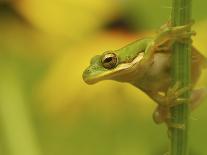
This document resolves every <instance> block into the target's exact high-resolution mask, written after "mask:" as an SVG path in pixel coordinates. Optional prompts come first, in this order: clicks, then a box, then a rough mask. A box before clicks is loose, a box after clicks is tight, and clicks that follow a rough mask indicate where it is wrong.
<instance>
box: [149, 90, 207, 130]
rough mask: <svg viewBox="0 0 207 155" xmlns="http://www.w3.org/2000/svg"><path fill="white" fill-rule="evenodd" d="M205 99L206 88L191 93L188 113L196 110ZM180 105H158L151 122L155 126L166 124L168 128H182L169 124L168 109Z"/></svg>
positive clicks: (206, 95) (206, 94) (180, 125)
mask: <svg viewBox="0 0 207 155" xmlns="http://www.w3.org/2000/svg"><path fill="white" fill-rule="evenodd" d="M176 87H177V86H176ZM205 97H207V88H201V89H196V90H193V91H192V95H191V97H190V102H189V108H190V111H193V110H194V109H196V108H197V107H198V106H199V105H200V104H201V103H202V100H203V99H205ZM178 104H180V103H176V104H169V106H167V105H165V106H164V105H158V106H157V108H156V109H155V111H154V113H153V120H154V122H155V123H156V124H161V123H166V124H167V126H168V127H169V128H180V129H182V128H183V125H182V124H174V123H171V121H170V119H171V115H170V107H173V106H176V105H178Z"/></svg>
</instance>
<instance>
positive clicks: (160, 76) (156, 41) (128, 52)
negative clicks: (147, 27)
mask: <svg viewBox="0 0 207 155" xmlns="http://www.w3.org/2000/svg"><path fill="white" fill-rule="evenodd" d="M188 28H189V25H185V26H180V27H171V28H169V27H166V28H165V29H164V30H162V31H160V32H159V34H158V35H157V36H156V37H155V38H144V39H140V40H137V41H135V42H133V43H131V44H129V45H127V46H125V47H123V48H121V49H119V50H115V51H109V52H105V53H103V54H102V55H98V56H95V57H93V58H92V60H91V63H90V66H89V67H88V68H87V69H86V70H85V71H84V73H83V79H84V81H85V82H86V83H88V84H93V83H96V82H98V81H101V80H108V79H111V80H116V81H120V82H128V83H131V84H132V85H134V86H135V87H137V88H139V89H141V90H142V91H144V92H145V93H146V94H147V95H148V96H149V97H151V98H152V99H153V100H154V101H156V102H157V103H158V108H157V111H155V113H154V119H155V122H157V123H161V122H167V119H168V115H169V107H170V106H169V103H166V101H167V100H166V98H167V97H168V96H166V94H167V92H168V90H169V89H170V85H171V81H172V80H171V73H170V72H171V56H172V45H173V43H174V42H175V41H178V40H179V41H180V40H182V41H183V40H185V39H187V38H190V36H191V35H192V34H193V33H192V32H189V31H187V29H188ZM206 62H207V60H206V58H205V57H204V56H203V55H201V54H200V53H199V52H198V51H197V50H196V49H195V48H194V47H192V65H191V67H192V76H191V78H192V85H194V84H195V83H196V81H197V79H198V78H199V76H200V73H201V70H202V68H203V67H204V66H206ZM174 89H175V92H173V93H174V94H176V91H179V90H178V86H175V88H174ZM181 89H182V88H181ZM181 92H182V91H181ZM202 92H203V91H201V92H200V93H197V95H196V97H197V98H200V97H201V96H203V95H200V97H199V95H198V94H202ZM161 94H164V95H161ZM174 94H171V95H174ZM171 97H172V98H174V99H175V98H176V97H177V96H171Z"/></svg>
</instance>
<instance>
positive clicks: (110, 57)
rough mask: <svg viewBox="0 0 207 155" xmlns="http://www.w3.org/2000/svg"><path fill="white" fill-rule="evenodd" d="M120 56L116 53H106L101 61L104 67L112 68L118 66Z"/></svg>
mask: <svg viewBox="0 0 207 155" xmlns="http://www.w3.org/2000/svg"><path fill="white" fill-rule="evenodd" d="M117 62H118V58H117V56H116V54H115V53H106V54H104V55H103V56H102V59H101V63H102V65H103V67H104V68H106V69H112V68H114V67H116V65H117Z"/></svg>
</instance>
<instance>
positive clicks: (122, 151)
mask: <svg viewBox="0 0 207 155" xmlns="http://www.w3.org/2000/svg"><path fill="white" fill-rule="evenodd" d="M170 3H171V2H170V1H166V0H157V1H151V0H127V1H124V0H76V1H72V0H0V155H162V154H164V153H165V152H166V151H167V148H168V147H167V146H168V142H169V139H168V138H167V131H166V127H165V126H164V125H160V126H157V125H155V124H154V122H153V121H152V118H151V115H152V112H153V110H154V108H155V106H156V104H155V103H154V102H153V101H152V100H150V99H149V98H148V97H147V96H146V95H145V94H144V93H142V92H141V91H140V90H138V89H136V88H134V87H133V86H131V85H129V84H123V83H117V82H114V81H104V82H100V83H98V84H96V85H92V86H88V85H86V84H85V83H84V82H83V80H82V72H83V70H84V69H85V68H86V67H87V66H88V64H89V61H90V58H91V57H92V56H94V55H95V54H97V53H102V52H103V51H105V50H109V49H118V48H120V47H122V46H124V45H125V44H127V43H129V42H131V41H133V40H135V39H137V38H141V37H143V36H145V35H151V33H150V32H153V31H155V30H156V29H158V28H159V27H160V26H161V25H162V24H163V23H165V22H166V21H167V20H168V19H169V16H170V6H171V5H170ZM206 5H207V2H206V1H205V0H200V1H195V2H194V3H193V16H194V19H195V20H196V24H195V26H194V29H195V30H196V31H197V36H196V37H195V38H194V45H195V46H196V48H198V49H199V50H200V51H201V52H202V53H203V54H204V55H206V56H207V44H206V40H207V30H206V27H207V15H206V14H205V13H204V12H205V10H206V7H205V6H206ZM206 77H207V75H206V71H205V72H203V75H202V77H201V79H200V81H199V83H198V87H205V86H206V85H207V80H206ZM205 102H207V100H205V101H203V103H205ZM205 109H207V104H202V106H201V107H200V108H199V109H197V110H196V111H195V112H194V113H193V114H192V116H191V129H190V151H191V154H190V155H205V154H207V148H206V143H207V139H206V138H204V137H205V136H206V130H207V125H206V123H205V121H206V117H207V113H206V110H205Z"/></svg>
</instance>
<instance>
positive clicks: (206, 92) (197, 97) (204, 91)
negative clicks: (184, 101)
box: [190, 88, 207, 111]
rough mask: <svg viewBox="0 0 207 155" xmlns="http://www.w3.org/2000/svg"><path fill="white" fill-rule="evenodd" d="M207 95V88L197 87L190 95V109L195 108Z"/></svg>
mask: <svg viewBox="0 0 207 155" xmlns="http://www.w3.org/2000/svg"><path fill="white" fill-rule="evenodd" d="M206 97H207V88H200V89H195V90H193V91H192V95H191V97H190V110H191V111H193V110H195V109H196V108H197V107H198V106H199V105H200V104H201V103H202V101H203V100H204V99H205V98H206Z"/></svg>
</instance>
